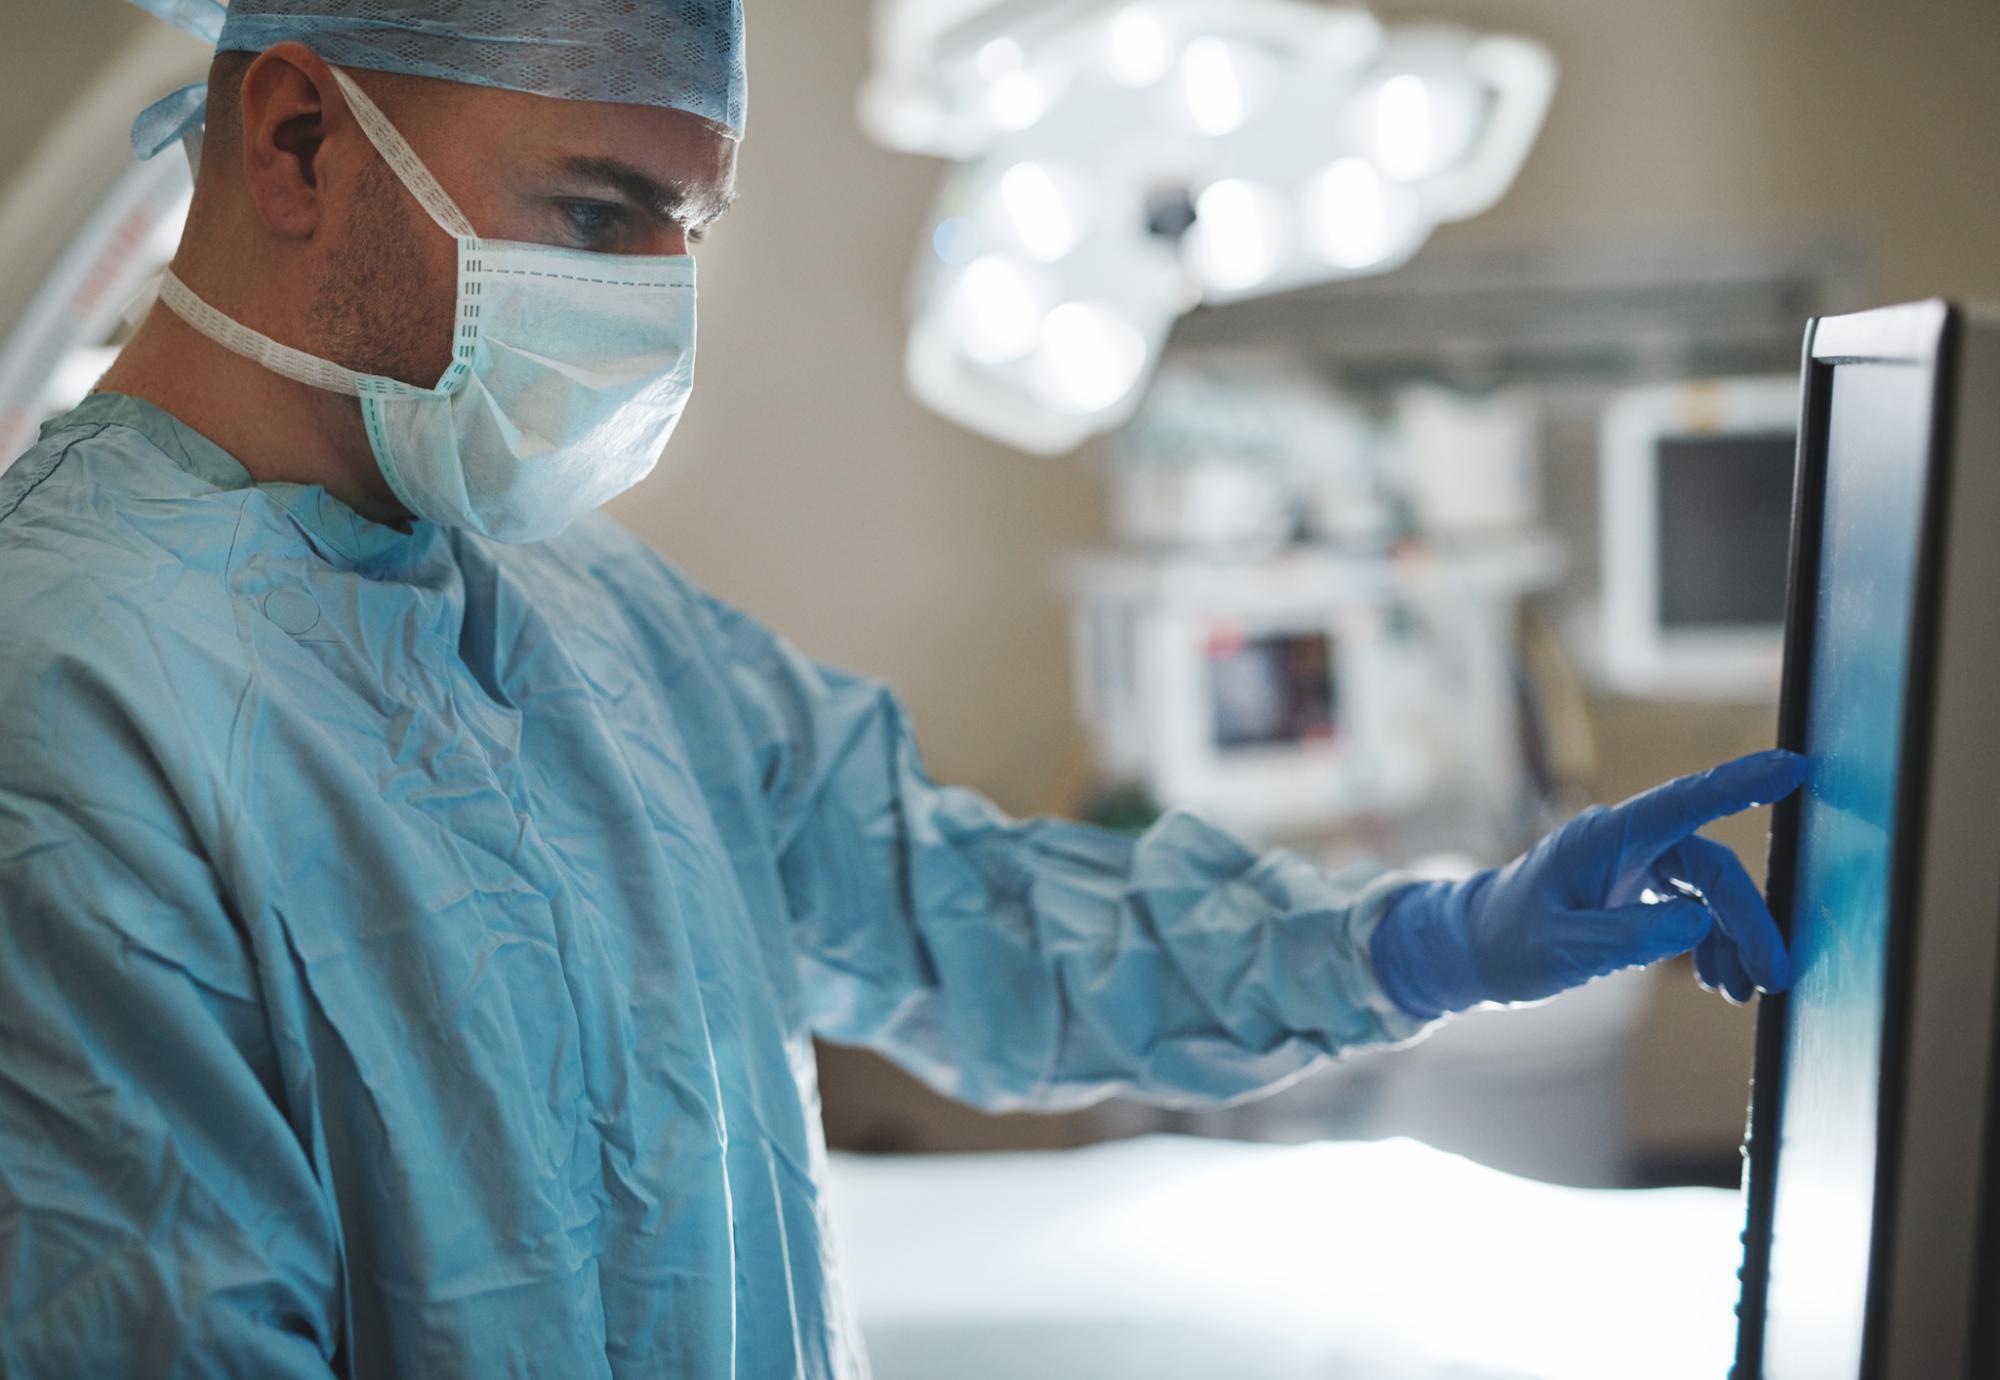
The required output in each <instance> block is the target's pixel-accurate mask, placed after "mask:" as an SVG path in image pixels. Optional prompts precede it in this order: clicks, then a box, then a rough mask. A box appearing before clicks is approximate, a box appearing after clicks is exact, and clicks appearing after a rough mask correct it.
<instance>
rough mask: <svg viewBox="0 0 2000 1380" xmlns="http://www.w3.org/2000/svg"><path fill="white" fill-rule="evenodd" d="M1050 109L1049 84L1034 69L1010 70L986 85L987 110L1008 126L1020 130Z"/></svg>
mask: <svg viewBox="0 0 2000 1380" xmlns="http://www.w3.org/2000/svg"><path fill="white" fill-rule="evenodd" d="M1048 112H1049V84H1048V83H1047V82H1045V81H1043V80H1042V79H1041V78H1040V77H1038V76H1036V75H1035V74H1034V73H1033V72H1030V71H1027V70H1026V69H1022V70H1019V71H1014V72H1009V73H1007V74H1006V75H1005V76H1003V77H1001V78H1000V79H999V80H998V81H996V82H994V83H993V84H992V85H991V86H989V87H987V88H986V113H987V114H988V115H991V116H992V117H993V123H994V124H996V125H998V126H1000V128H1002V129H1005V130H1012V131H1016V132H1018V131H1020V130H1024V129H1026V128H1028V127H1029V126H1030V125H1032V124H1034V123H1035V122H1036V121H1037V120H1039V119H1041V118H1042V116H1044V115H1046V114H1048Z"/></svg>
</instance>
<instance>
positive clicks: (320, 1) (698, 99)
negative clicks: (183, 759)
mask: <svg viewBox="0 0 2000 1380" xmlns="http://www.w3.org/2000/svg"><path fill="white" fill-rule="evenodd" d="M133 3H134V4H136V5H138V6H139V8H141V9H143V10H147V11H149V12H151V13H153V14H156V15H158V16H159V17H160V18H162V19H166V20H168V21H170V22H171V23H173V24H175V25H177V26H178V27H180V28H182V29H184V30H186V31H187V32H188V33H191V34H193V35H195V36H196V37H198V38H202V39H207V40H209V41H211V42H213V43H214V44H215V50H216V51H217V52H218V53H229V52H243V53H261V52H263V51H264V50H265V49H266V48H270V47H272V46H274V45H276V44H279V43H285V42H299V43H303V44H305V45H306V46H307V47H308V48H310V49H312V50H313V51H314V52H315V53H317V54H319V56H320V57H321V58H323V59H325V60H326V61H327V62H329V63H331V64H333V65H334V66H336V67H361V68H369V69H372V70H374V71H378V72H402V73H405V74H407V75H410V76H415V77H436V78H439V79H441V80H444V81H458V82H469V83H471V84H473V85H476V86H499V87H505V88H506V89H508V90H510V91H526V92H529V93H531V94H533V95H537V96H555V97H558V98H561V99H564V100H576V101H616V102H621V103H624V104H629V105H656V106H664V107H666V108H668V109H671V110H684V111H687V112H688V113H689V114H691V115H699V116H700V117H701V118H703V119H705V120H709V121H711V122H713V123H714V124H717V125H720V126H721V127H723V128H724V129H727V130H729V131H730V132H731V133H733V134H736V135H738V136H741V134H742V132H743V123H744V108H745V105H746V102H747V99H748V82H747V79H746V76H745V69H744V62H743V6H742V3H741V0H562V2H561V3H549V0H235V3H233V4H230V5H227V6H226V7H225V6H224V4H223V3H222V0H133ZM206 104H207V88H206V87H205V86H203V85H200V84H197V85H194V86H190V87H186V88H184V89H182V90H180V91H176V92H175V93H174V94H173V95H171V96H168V97H167V98H166V99H164V100H162V101H158V102H156V103H155V104H153V105H152V106H150V107H149V108H148V109H147V110H146V111H145V112H143V113H142V114H141V115H140V116H139V119H138V121H137V123H135V124H134V125H133V127H132V146H133V147H134V148H135V149H137V150H138V153H139V156H140V157H142V158H150V157H152V156H153V155H154V154H155V153H158V152H159V151H160V150H161V149H163V148H165V147H166V146H167V145H169V144H171V143H173V142H174V141H175V140H176V139H178V138H180V137H182V136H183V135H185V134H186V133H187V132H188V131H189V130H190V129H194V128H198V127H199V126H200V124H201V121H202V117H203V111H204V109H205V107H206Z"/></svg>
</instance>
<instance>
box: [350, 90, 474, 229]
mask: <svg viewBox="0 0 2000 1380" xmlns="http://www.w3.org/2000/svg"><path fill="white" fill-rule="evenodd" d="M332 71H333V79H334V80H335V81H336V82H338V83H339V84H340V90H341V93H342V94H343V95H345V96H346V97H347V105H348V108H349V109H350V110H352V111H353V112H354V122H355V123H356V124H358V125H360V126H361V132H362V133H363V134H365V135H367V136H368V142H369V143H371V144H373V145H374V146H375V151H376V152H377V153H379V154H381V155H382V161H383V162H385V163H387V164H388V165H389V169H390V171H392V172H394V173H395V174H396V176H397V177H398V178H400V179H402V183H403V185H404V186H405V187H407V188H409V189H410V195H411V196H413V197H415V198H416V199H417V203H418V204H419V205H421V206H422V207H423V208H424V210H426V211H428V212H429V213H430V217H431V219H432V220H434V221H436V222H437V224H438V228H439V229H440V230H442V231H444V232H445V234H447V235H451V236H454V237H455V238H458V239H467V240H472V239H478V238H479V235H478V232H477V231H475V230H474V229H473V228H472V222H471V221H469V220H467V219H466V218H465V212H463V211H461V210H459V209H458V203H457V202H455V201H453V200H452V199H451V195H450V193H448V192H446V191H445V189H444V188H443V187H441V186H439V185H438V180H437V179H436V178H435V177H432V176H431V170H430V169H429V168H427V167H425V166H424V164H423V160H422V159H420V158H418V157H417V154H416V150H415V149H412V148H411V147H410V145H409V143H408V141H406V140H405V139H404V138H403V136H402V135H401V134H400V133H398V132H397V130H396V127H395V126H394V125H392V124H390V123H389V117H388V116H387V115H384V114H383V113H382V108H381V107H380V106H378V105H376V104H375V102H374V101H372V100H370V99H369V98H368V93H367V92H366V91H363V90H362V89H361V87H360V85H359V84H358V83H356V82H355V80H354V78H352V77H350V76H348V75H347V73H345V72H343V71H341V70H340V69H339V68H338V67H335V68H333V69H332Z"/></svg>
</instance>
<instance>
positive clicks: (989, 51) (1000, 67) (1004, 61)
mask: <svg viewBox="0 0 2000 1380" xmlns="http://www.w3.org/2000/svg"><path fill="white" fill-rule="evenodd" d="M1025 61H1027V54H1026V53H1024V52H1022V51H1021V45H1020V44H1019V43H1017V42H1015V41H1014V40H1013V39H1011V38H995V39H989V40H988V41H987V42H985V43H983V44H981V45H980V48H979V53H978V56H976V57H974V58H973V60H972V65H973V68H974V70H976V71H977V72H978V73H979V75H980V76H981V77H983V78H985V79H986V80H987V81H998V80H1000V78H1002V77H1004V76H1006V75H1007V74H1008V73H1009V72H1014V71H1018V70H1019V69H1020V67H1021V64H1022V63H1023V62H1025Z"/></svg>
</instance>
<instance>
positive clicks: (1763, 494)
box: [1659, 431, 1798, 629]
mask: <svg viewBox="0 0 2000 1380" xmlns="http://www.w3.org/2000/svg"><path fill="white" fill-rule="evenodd" d="M1797 450H1798V440H1797V437H1796V436H1794V435H1793V433H1791V432H1789V431H1772V432H1765V433H1753V434H1744V435H1736V436H1668V437H1665V438H1663V439H1662V440H1661V441H1660V443H1659V477H1660V624H1661V626H1662V627H1664V628H1669V629H1672V628H1681V627H1717V626H1721V627H1731V626H1736V627H1771V628H1775V627H1776V626H1778V625H1779V624H1781V623H1783V622H1784V621H1785V565H1786V561H1785V555H1786V553H1785V544H1784V542H1782V541H1773V540H1771V534H1772V533H1773V532H1783V531H1785V530H1786V528H1787V526H1788V524H1789V522H1790V518H1791V512H1792V461H1793V458H1794V455H1795V453H1796V452H1797Z"/></svg>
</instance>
